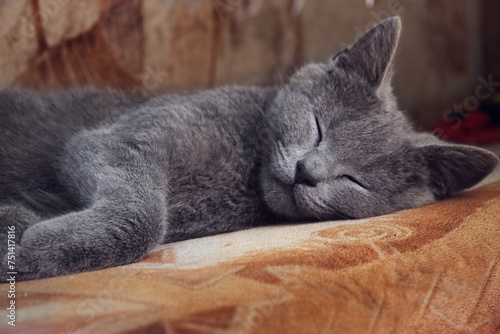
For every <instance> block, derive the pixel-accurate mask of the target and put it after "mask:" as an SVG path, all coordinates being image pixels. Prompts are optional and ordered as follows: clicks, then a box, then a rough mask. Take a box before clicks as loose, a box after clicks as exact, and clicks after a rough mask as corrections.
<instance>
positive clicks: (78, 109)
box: [0, 18, 498, 280]
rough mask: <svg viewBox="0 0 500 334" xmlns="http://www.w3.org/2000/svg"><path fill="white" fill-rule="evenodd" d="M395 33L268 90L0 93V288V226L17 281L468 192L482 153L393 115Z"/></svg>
mask: <svg viewBox="0 0 500 334" xmlns="http://www.w3.org/2000/svg"><path fill="white" fill-rule="evenodd" d="M400 26H401V23H400V19H399V18H391V19H388V20H385V21H383V22H382V23H380V24H379V25H377V26H376V27H374V28H373V29H372V30H370V31H369V32H367V33H366V34H365V35H364V36H363V37H361V38H360V39H359V40H358V41H357V42H356V43H355V44H354V45H353V46H352V47H350V48H349V49H346V50H344V51H342V52H340V53H339V54H337V55H336V56H335V57H334V58H333V59H331V60H329V61H328V62H326V63H323V64H310V65H306V66H304V67H303V68H302V69H300V70H299V71H298V72H297V73H296V74H295V75H293V76H292V77H291V78H290V80H289V82H288V83H286V84H283V85H281V86H277V87H271V88H259V87H226V88H220V89H216V90H211V91H204V92H200V93H196V94H192V95H164V96H159V97H154V98H150V99H148V100H146V101H138V100H137V99H134V97H133V96H131V95H127V94H125V93H120V92H116V91H111V90H110V91H102V90H92V89H85V90H75V91H69V92H64V93H57V94H56V93H53V94H41V93H37V92H34V91H25V90H5V91H3V92H1V93H0V122H1V123H0V131H1V132H0V143H1V147H0V225H1V226H0V227H1V231H0V233H1V235H2V241H1V242H2V243H3V244H2V246H1V249H2V251H1V252H0V257H1V258H3V260H2V264H1V268H0V269H1V273H0V277H2V280H4V279H5V277H9V275H7V272H8V271H13V270H12V269H11V268H8V267H7V257H8V255H9V254H8V253H7V249H6V244H7V237H8V236H7V235H8V230H9V228H10V229H13V228H12V226H14V228H15V233H14V234H12V233H11V235H12V237H14V236H15V240H16V241H17V244H16V246H15V261H14V262H15V269H14V271H17V277H16V278H17V280H25V279H34V278H42V277H50V276H57V275H64V274H73V273H78V272H82V271H88V270H95V269H101V268H107V267H112V266H118V265H123V264H127V263H131V262H134V261H138V260H140V259H142V258H143V257H144V256H145V255H146V254H147V253H148V251H150V250H151V249H152V248H154V247H155V246H157V245H159V244H162V243H168V242H172V241H177V240H183V239H188V238H195V237H201V236H206V235H212V234H216V233H222V232H228V231H235V230H239V229H244V228H249V227H252V226H260V225H264V224H268V223H273V222H278V221H285V220H288V221H297V220H316V219H319V220H325V219H339V218H362V217H370V216H375V215H382V214H386V213H389V212H393V211H395V210H401V209H406V208H411V207H415V206H420V205H424V204H428V203H431V202H433V201H435V200H437V199H440V198H443V197H445V196H448V195H449V194H451V193H453V192H456V191H459V190H461V189H464V188H468V187H470V186H472V185H474V184H475V183H477V182H479V181H480V180H481V179H483V178H484V177H485V176H486V175H487V174H488V173H489V172H490V171H491V170H492V169H493V168H494V167H495V166H496V164H497V162H498V159H497V158H496V157H495V156H494V155H493V154H492V153H489V152H488V151H485V150H482V149H479V148H474V147H469V146H463V145H452V144H446V143H443V142H440V141H439V140H437V139H436V138H434V137H433V136H431V135H429V134H418V133H416V132H414V131H413V130H412V128H411V126H410V125H409V123H408V122H407V121H406V119H405V118H404V116H403V114H402V113H401V112H400V111H399V110H398V109H397V106H396V101H395V98H394V97H393V95H392V90H391V86H390V79H391V69H390V68H391V66H390V64H391V60H392V58H393V56H394V52H395V49H396V44H397V41H398V38H399V33H400ZM6 275H7V276H6Z"/></svg>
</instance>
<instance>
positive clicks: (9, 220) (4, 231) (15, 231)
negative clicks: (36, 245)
mask: <svg viewBox="0 0 500 334" xmlns="http://www.w3.org/2000/svg"><path fill="white" fill-rule="evenodd" d="M39 221H41V218H40V217H38V216H37V215H36V214H35V213H33V212H32V211H30V210H28V209H26V208H24V207H22V206H20V205H0V242H1V243H2V245H1V247H0V259H1V261H2V262H1V263H0V268H1V271H2V272H1V273H0V277H2V278H3V275H5V274H6V272H7V271H12V270H9V268H10V266H11V265H12V263H13V262H14V263H15V261H12V260H13V259H15V258H17V254H18V253H19V252H20V251H21V246H20V245H19V241H20V240H21V236H22V234H23V232H24V231H25V230H26V229H27V228H28V227H30V226H32V225H33V224H36V223H38V222H39ZM9 259H10V262H9Z"/></svg>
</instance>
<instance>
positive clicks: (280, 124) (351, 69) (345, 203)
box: [260, 17, 498, 219]
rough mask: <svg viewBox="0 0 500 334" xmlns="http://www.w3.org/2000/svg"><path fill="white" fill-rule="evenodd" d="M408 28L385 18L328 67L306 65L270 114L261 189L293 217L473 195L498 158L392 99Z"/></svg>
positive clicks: (376, 211)
mask: <svg viewBox="0 0 500 334" xmlns="http://www.w3.org/2000/svg"><path fill="white" fill-rule="evenodd" d="M400 30H401V21H400V19H399V18H397V17H394V18H390V19H387V20H385V21H383V22H381V23H380V24H378V25H377V26H375V27H374V28H373V29H371V30H370V31H368V32H367V33H366V34H365V35H364V36H362V37H361V38H360V39H359V40H358V41H357V42H356V43H355V44H354V45H352V46H351V47H350V48H348V49H346V50H343V51H342V52H340V53H339V54H337V55H336V56H334V57H333V58H332V59H330V60H329V61H328V62H326V63H323V64H309V65H306V66H304V67H302V68H301V69H300V70H299V71H298V72H297V73H295V74H294V75H293V76H292V77H291V78H290V80H289V82H287V83H286V84H284V85H283V86H282V87H281V88H280V90H279V91H278V93H277V96H276V98H275V100H274V101H273V103H272V105H271V106H270V108H269V110H268V112H267V113H266V131H267V132H268V136H266V137H267V139H266V140H267V142H266V143H265V148H266V152H265V156H264V159H263V165H262V170H261V178H260V182H261V188H262V191H263V195H264V198H265V201H266V203H267V205H268V206H269V208H270V209H271V210H272V211H274V212H275V213H277V214H278V215H281V216H283V217H286V218H289V219H333V218H363V217H370V216H375V215H381V214H386V213H389V212H392V211H396V210H400V209H405V208H410V207H415V206H420V205H424V204H427V203H431V202H433V201H435V200H436V199H439V198H443V197H445V196H447V195H449V194H451V193H453V192H456V191H459V190H462V189H465V188H468V187H471V186H472V185H474V184H476V183H477V182H479V181H480V180H482V179H483V178H484V177H485V176H486V175H487V174H489V173H490V172H491V171H492V170H493V168H494V167H495V166H496V164H497V162H498V159H497V157H496V156H495V155H493V154H492V153H490V152H488V151H486V150H482V149H479V148H474V147H471V146H464V145H453V144H447V143H444V142H441V141H439V140H438V139H437V138H435V137H434V136H432V135H430V134H419V133H416V132H415V131H414V130H413V129H412V127H411V126H410V124H409V123H408V122H407V120H406V118H405V117H404V115H403V114H402V113H401V112H400V111H399V110H398V108H397V105H396V100H395V98H394V96H393V94H392V89H391V85H390V80H391V76H392V73H391V72H392V69H391V67H392V66H391V62H392V59H393V57H394V53H395V50H396V45H397V42H398V39H399V35H400Z"/></svg>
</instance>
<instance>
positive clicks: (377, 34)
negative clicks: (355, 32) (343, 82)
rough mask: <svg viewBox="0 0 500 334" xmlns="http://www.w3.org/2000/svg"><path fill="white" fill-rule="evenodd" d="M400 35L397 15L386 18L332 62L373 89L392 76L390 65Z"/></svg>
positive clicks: (399, 23)
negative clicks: (353, 74)
mask: <svg viewBox="0 0 500 334" xmlns="http://www.w3.org/2000/svg"><path fill="white" fill-rule="evenodd" d="M400 33H401V19H400V18H399V17H398V16H394V17H391V18H389V19H386V20H384V21H382V22H380V23H379V24H377V25H376V26H375V27H373V28H372V29H370V30H369V31H368V32H367V33H365V34H364V35H363V36H362V37H361V38H360V39H358V40H357V41H356V42H355V43H354V44H353V45H352V46H351V47H349V48H347V49H345V50H343V51H341V52H340V53H339V54H337V55H336V56H335V57H334V58H333V59H332V62H333V64H334V65H335V66H337V67H338V68H341V69H343V70H344V71H346V72H347V73H349V72H350V73H355V74H357V75H358V76H359V77H361V78H362V79H365V80H366V82H367V83H368V84H369V85H371V86H372V87H374V88H377V87H379V86H380V85H381V84H382V83H384V82H389V81H390V79H391V78H390V77H391V71H390V64H391V62H392V58H393V57H394V53H395V51H396V47H397V44H398V40H399V35H400Z"/></svg>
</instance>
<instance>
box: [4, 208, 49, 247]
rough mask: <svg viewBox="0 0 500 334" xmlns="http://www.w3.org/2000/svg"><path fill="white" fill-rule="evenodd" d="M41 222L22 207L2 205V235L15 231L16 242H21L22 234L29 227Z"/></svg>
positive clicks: (31, 212) (32, 213)
mask: <svg viewBox="0 0 500 334" xmlns="http://www.w3.org/2000/svg"><path fill="white" fill-rule="evenodd" d="M41 220H42V219H41V218H40V217H39V216H37V215H36V214H35V213H34V212H33V211H30V210H28V209H26V208H25V207H23V206H21V205H0V235H6V234H8V231H12V230H15V232H16V233H15V237H16V241H18V240H20V238H21V235H22V233H23V232H24V231H25V230H26V229H27V228H28V227H30V226H31V225H33V224H36V223H38V222H40V221H41Z"/></svg>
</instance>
